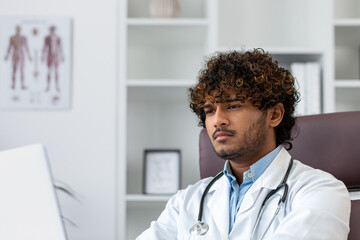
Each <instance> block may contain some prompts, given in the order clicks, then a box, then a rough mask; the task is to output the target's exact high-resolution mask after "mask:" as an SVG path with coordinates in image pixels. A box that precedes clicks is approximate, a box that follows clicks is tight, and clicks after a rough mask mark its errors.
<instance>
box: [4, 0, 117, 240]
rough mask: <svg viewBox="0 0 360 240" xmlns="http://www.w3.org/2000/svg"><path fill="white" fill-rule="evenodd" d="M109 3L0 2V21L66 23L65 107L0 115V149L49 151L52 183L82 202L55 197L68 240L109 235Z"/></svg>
mask: <svg viewBox="0 0 360 240" xmlns="http://www.w3.org/2000/svg"><path fill="white" fill-rule="evenodd" d="M116 10H117V8H116V0H91V1H87V0H76V1H74V0H0V16H4V15H5V16H13V15H15V16H16V15H21V16H69V17H71V18H72V19H73V30H74V31H73V83H72V96H73V98H72V107H71V109H69V110H64V111H38V112H34V111H14V112H9V111H8V112H5V111H0V150H3V149H7V148H12V147H16V146H21V145H26V144H31V143H35V142H42V143H44V144H45V145H46V146H47V148H48V152H49V156H50V162H51V165H52V170H53V173H54V177H55V178H56V179H59V180H62V181H64V182H66V183H68V184H69V185H71V187H72V188H74V189H75V190H76V191H77V192H78V193H79V194H81V195H82V196H83V204H80V203H78V202H76V201H74V200H72V199H71V198H69V197H67V196H65V195H61V194H60V195H61V196H60V200H61V205H62V208H63V214H64V215H65V216H66V217H68V218H70V219H71V220H73V221H74V222H75V223H76V224H77V225H78V228H74V227H67V230H68V235H69V239H70V240H92V239H94V240H95V239H96V240H107V239H114V236H115V142H116V141H115V107H116V106H115V86H116V84H115V82H116Z"/></svg>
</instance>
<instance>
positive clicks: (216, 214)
mask: <svg viewBox="0 0 360 240" xmlns="http://www.w3.org/2000/svg"><path fill="white" fill-rule="evenodd" d="M229 191H230V189H229V180H228V179H227V178H226V177H225V176H223V177H221V178H220V179H219V180H218V181H216V182H215V184H214V186H213V187H212V188H211V190H210V191H209V194H211V193H212V192H213V193H212V195H211V198H210V199H209V201H208V204H207V206H208V208H209V210H210V212H211V216H212V218H213V221H214V222H215V224H216V226H217V229H218V230H219V232H220V234H221V237H222V239H227V236H228V233H229V194H230V193H229Z"/></svg>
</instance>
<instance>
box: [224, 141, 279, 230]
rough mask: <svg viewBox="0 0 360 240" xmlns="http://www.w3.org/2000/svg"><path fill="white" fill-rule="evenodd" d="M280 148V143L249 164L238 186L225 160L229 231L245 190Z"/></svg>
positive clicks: (262, 171)
mask: <svg viewBox="0 0 360 240" xmlns="http://www.w3.org/2000/svg"><path fill="white" fill-rule="evenodd" d="M280 150H281V145H279V146H278V147H277V148H275V149H274V150H273V151H271V152H270V153H268V154H267V155H266V156H264V157H263V158H261V159H260V160H258V161H257V162H256V163H254V164H253V165H251V166H250V169H249V170H248V171H246V172H244V174H243V182H242V184H241V185H240V186H239V184H238V183H237V181H236V178H235V177H234V175H233V173H232V170H231V167H230V163H229V160H227V161H226V162H225V166H224V174H225V176H226V177H227V178H228V179H229V184H230V195H229V196H230V197H229V199H230V204H229V233H230V232H231V230H232V229H233V226H234V223H235V219H236V214H237V213H238V211H239V209H240V205H241V203H242V201H243V199H244V197H245V194H246V192H247V191H248V190H249V188H250V187H251V186H252V185H253V183H254V182H255V181H256V180H257V179H258V178H259V177H260V176H261V175H262V174H263V173H264V172H265V170H266V168H267V167H268V166H269V165H270V163H271V162H272V161H273V160H274V159H275V157H276V156H277V155H278V153H279V152H280Z"/></svg>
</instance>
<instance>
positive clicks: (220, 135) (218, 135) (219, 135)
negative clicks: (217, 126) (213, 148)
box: [213, 130, 235, 140]
mask: <svg viewBox="0 0 360 240" xmlns="http://www.w3.org/2000/svg"><path fill="white" fill-rule="evenodd" d="M234 134H235V132H234V131H230V130H216V131H215V132H214V134H213V139H214V140H216V139H217V140H223V139H225V138H228V137H232V136H234Z"/></svg>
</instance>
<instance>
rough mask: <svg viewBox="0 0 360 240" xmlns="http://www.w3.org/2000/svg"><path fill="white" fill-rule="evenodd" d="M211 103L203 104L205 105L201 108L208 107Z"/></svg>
mask: <svg viewBox="0 0 360 240" xmlns="http://www.w3.org/2000/svg"><path fill="white" fill-rule="evenodd" d="M211 105H212V104H211V103H208V104H205V105H204V106H203V109H204V108H209V107H211Z"/></svg>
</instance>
